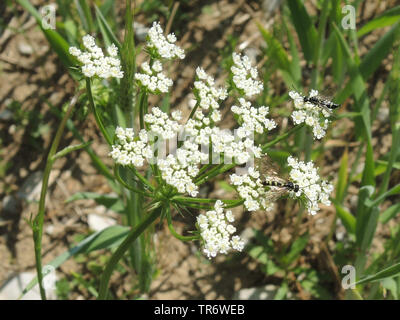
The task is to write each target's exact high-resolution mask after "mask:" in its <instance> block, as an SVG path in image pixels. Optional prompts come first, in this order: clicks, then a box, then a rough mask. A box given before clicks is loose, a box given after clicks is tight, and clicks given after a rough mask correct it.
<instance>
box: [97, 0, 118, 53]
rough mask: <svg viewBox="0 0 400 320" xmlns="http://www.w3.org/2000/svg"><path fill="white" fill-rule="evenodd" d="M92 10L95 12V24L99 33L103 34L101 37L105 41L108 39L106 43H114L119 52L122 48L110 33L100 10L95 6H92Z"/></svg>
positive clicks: (111, 32)
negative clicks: (97, 25)
mask: <svg viewBox="0 0 400 320" xmlns="http://www.w3.org/2000/svg"><path fill="white" fill-rule="evenodd" d="M94 9H95V11H96V20H97V23H98V24H99V27H100V30H101V32H102V33H103V37H104V38H105V39H109V40H108V41H111V42H112V43H114V44H115V45H116V46H117V47H118V51H119V52H121V48H122V46H121V43H120V42H119V41H118V38H117V37H116V35H115V34H114V32H113V31H112V29H111V27H110V25H109V24H108V22H107V20H106V19H105V18H104V16H103V14H102V13H101V11H100V9H99V8H98V7H97V6H96V5H94Z"/></svg>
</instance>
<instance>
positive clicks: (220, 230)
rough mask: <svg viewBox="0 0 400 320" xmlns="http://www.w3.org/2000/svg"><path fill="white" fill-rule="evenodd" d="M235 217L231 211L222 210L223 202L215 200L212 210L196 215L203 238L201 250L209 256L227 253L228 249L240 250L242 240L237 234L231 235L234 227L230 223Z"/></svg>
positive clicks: (241, 248) (234, 229) (242, 245)
mask: <svg viewBox="0 0 400 320" xmlns="http://www.w3.org/2000/svg"><path fill="white" fill-rule="evenodd" d="M234 221H235V219H234V217H233V214H232V211H230V210H227V211H226V212H224V204H223V202H222V201H221V200H218V201H216V203H215V206H214V210H211V211H207V212H206V213H205V214H200V215H199V216H198V217H197V225H198V228H199V230H200V236H201V238H202V240H203V252H204V254H205V255H206V256H207V257H208V258H209V259H211V258H214V257H215V256H216V255H217V254H218V253H222V254H227V253H228V252H229V251H230V250H232V249H233V250H237V251H242V250H243V248H244V241H243V240H241V239H240V237H239V236H232V235H233V234H234V233H235V232H236V228H235V227H234V226H233V225H232V224H231V223H232V222H234Z"/></svg>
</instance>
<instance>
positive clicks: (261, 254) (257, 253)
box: [248, 246, 269, 264]
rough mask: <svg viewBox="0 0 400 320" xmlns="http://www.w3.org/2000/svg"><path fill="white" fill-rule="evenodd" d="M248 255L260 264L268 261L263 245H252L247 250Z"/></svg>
mask: <svg viewBox="0 0 400 320" xmlns="http://www.w3.org/2000/svg"><path fill="white" fill-rule="evenodd" d="M248 253H249V255H250V257H252V258H253V259H255V260H257V261H258V262H260V263H262V264H267V262H268V260H269V259H268V254H267V253H266V252H265V249H264V247H263V246H252V247H250V249H249V251H248Z"/></svg>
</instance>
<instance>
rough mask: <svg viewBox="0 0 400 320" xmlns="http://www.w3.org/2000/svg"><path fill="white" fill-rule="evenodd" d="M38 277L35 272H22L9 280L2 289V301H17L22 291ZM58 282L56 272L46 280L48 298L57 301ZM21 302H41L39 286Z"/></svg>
mask: <svg viewBox="0 0 400 320" xmlns="http://www.w3.org/2000/svg"><path fill="white" fill-rule="evenodd" d="M34 277H36V273H35V272H22V273H20V274H17V275H15V276H13V277H11V278H9V279H8V280H6V281H5V283H4V284H3V285H2V286H1V287H0V300H16V299H18V298H19V296H20V295H21V293H22V290H24V289H25V288H26V286H27V285H28V284H29V282H31V280H32V279H33V278H34ZM56 281H57V276H56V274H55V271H53V272H52V273H50V274H49V275H47V276H46V277H45V278H44V279H43V282H44V287H45V290H46V298H47V299H49V300H55V299H56V298H57V296H56ZM21 300H41V298H40V291H39V285H37V284H36V285H35V286H34V287H33V288H32V290H30V291H29V292H28V293H26V294H25V295H24V296H23V297H22V299H21Z"/></svg>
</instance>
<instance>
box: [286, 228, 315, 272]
mask: <svg viewBox="0 0 400 320" xmlns="http://www.w3.org/2000/svg"><path fill="white" fill-rule="evenodd" d="M308 238H309V235H308V233H306V234H304V235H302V236H301V237H299V238H297V239H296V240H295V242H293V244H292V246H291V247H290V251H289V253H288V254H287V255H286V256H285V257H284V258H283V262H284V263H285V264H286V265H287V266H289V265H290V264H291V263H292V262H294V261H295V260H296V259H297V258H298V256H299V255H300V253H301V252H302V251H303V249H304V248H305V247H306V246H307V243H308Z"/></svg>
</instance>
